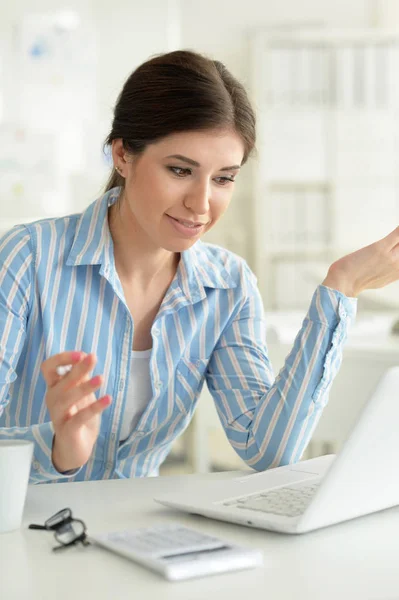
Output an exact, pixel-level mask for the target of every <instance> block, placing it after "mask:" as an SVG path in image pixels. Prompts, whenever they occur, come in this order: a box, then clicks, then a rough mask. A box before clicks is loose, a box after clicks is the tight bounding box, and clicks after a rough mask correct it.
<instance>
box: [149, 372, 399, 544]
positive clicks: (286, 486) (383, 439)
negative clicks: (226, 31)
mask: <svg viewBox="0 0 399 600" xmlns="http://www.w3.org/2000/svg"><path fill="white" fill-rule="evenodd" d="M350 401H351V399H350V398H348V402H350ZM398 423H399V366H395V367H391V368H389V369H388V370H387V371H386V372H385V373H384V375H383V377H382V378H381V380H380V381H379V383H378V385H377V387H376V389H375V391H374V392H373V394H372V395H371V397H370V399H369V400H368V401H367V403H366V405H365V406H364V408H363V409H362V412H361V414H360V417H359V418H358V420H357V422H356V424H355V426H354V427H353V429H352V431H351V433H350V435H349V436H348V438H347V440H346V442H345V443H344V445H343V447H342V449H341V451H340V452H339V453H338V454H337V455H333V454H331V455H326V456H320V457H317V458H312V459H310V460H305V461H301V462H299V463H296V464H293V465H286V466H283V467H277V468H275V469H269V470H267V471H263V472H260V473H254V474H248V475H242V476H240V477H238V478H236V479H232V480H226V479H224V480H223V481H221V480H216V481H207V482H206V484H204V482H201V486H200V488H199V487H198V486H193V487H192V489H191V490H189V491H184V492H177V491H176V492H169V493H167V494H163V495H161V496H158V497H156V498H154V500H155V501H156V502H159V503H161V504H163V505H165V506H168V507H173V508H177V509H180V510H182V511H185V512H189V513H194V514H199V515H204V516H206V517H210V518H212V519H218V520H222V521H229V522H232V523H238V524H240V525H246V526H249V527H256V528H260V529H267V530H271V531H279V532H282V533H290V534H299V533H305V532H308V531H312V530H315V529H319V528H321V527H327V526H329V525H333V524H335V523H340V522H342V521H347V520H349V519H354V518H356V517H360V516H362V515H367V514H370V513H374V512H377V511H379V510H383V509H386V508H389V507H392V506H396V505H398V504H399V477H398V462H399V435H398Z"/></svg>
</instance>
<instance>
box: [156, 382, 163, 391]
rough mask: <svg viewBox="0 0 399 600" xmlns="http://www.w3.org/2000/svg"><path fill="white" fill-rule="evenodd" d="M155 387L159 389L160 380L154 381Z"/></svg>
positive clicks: (160, 385)
mask: <svg viewBox="0 0 399 600" xmlns="http://www.w3.org/2000/svg"><path fill="white" fill-rule="evenodd" d="M155 387H156V389H157V390H160V389H161V387H162V383H161V382H160V381H156V382H155Z"/></svg>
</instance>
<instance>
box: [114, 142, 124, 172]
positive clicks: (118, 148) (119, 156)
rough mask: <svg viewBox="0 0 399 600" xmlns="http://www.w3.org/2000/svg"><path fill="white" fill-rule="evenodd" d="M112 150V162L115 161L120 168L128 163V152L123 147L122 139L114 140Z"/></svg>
mask: <svg viewBox="0 0 399 600" xmlns="http://www.w3.org/2000/svg"><path fill="white" fill-rule="evenodd" d="M111 150H112V160H113V163H114V165H119V166H120V165H122V164H123V163H125V162H126V160H125V155H126V150H125V149H124V147H123V140H122V138H118V139H116V140H112V146H111Z"/></svg>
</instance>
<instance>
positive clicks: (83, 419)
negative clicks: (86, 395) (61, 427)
mask: <svg viewBox="0 0 399 600" xmlns="http://www.w3.org/2000/svg"><path fill="white" fill-rule="evenodd" d="M111 402H112V398H111V396H103V397H102V398H100V399H99V400H96V402H93V403H92V404H90V406H87V407H86V408H84V409H83V410H80V411H79V412H78V413H76V414H75V415H73V416H72V415H71V418H70V419H69V423H68V426H69V427H71V426H72V425H73V426H74V427H76V428H77V427H81V426H82V425H84V424H85V423H87V421H90V419H92V418H93V417H94V416H96V415H98V414H100V413H102V412H103V411H104V410H105V409H106V408H107V407H108V406H109V405H110V404H111Z"/></svg>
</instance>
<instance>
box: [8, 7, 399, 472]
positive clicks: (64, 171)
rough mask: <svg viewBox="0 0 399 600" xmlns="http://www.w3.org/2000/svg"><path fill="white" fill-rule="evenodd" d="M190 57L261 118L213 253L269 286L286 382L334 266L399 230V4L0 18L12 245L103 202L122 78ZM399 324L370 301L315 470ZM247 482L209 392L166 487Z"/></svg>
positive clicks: (353, 336)
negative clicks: (220, 251) (182, 479)
mask: <svg viewBox="0 0 399 600" xmlns="http://www.w3.org/2000/svg"><path fill="white" fill-rule="evenodd" d="M179 48H188V49H193V50H196V51H199V52H203V53H205V54H207V55H208V56H209V57H211V58H217V59H218V60H221V61H222V62H224V63H225V64H226V65H227V67H228V68H229V69H230V70H231V71H232V73H233V74H234V75H235V76H236V77H238V78H239V79H240V80H241V81H242V82H243V83H244V84H245V85H246V87H247V89H248V91H249V94H250V97H251V99H252V102H253V104H254V107H255V109H256V112H257V117H258V138H259V140H258V152H257V155H256V156H255V157H254V158H253V159H252V160H250V161H249V163H248V164H247V165H246V166H245V168H244V170H243V172H242V173H241V174H240V177H239V178H238V180H237V181H238V183H237V187H236V192H235V196H234V199H233V202H232V204H231V206H230V208H229V211H228V212H227V214H226V215H225V217H224V220H222V221H221V222H220V223H219V224H218V225H217V226H216V227H215V228H214V229H213V230H212V231H211V232H209V234H207V238H206V239H207V240H208V241H210V242H213V243H216V244H220V245H222V246H225V247H227V248H229V249H230V250H232V251H234V252H236V253H238V254H240V255H241V256H243V257H244V258H245V259H246V260H247V261H248V263H249V265H250V266H251V268H252V269H253V270H254V271H255V273H256V275H257V277H258V282H259V287H260V290H261V293H262V297H263V301H264V305H265V311H266V323H267V331H266V339H267V344H268V348H269V352H270V355H271V359H272V363H273V367H274V371H275V373H276V374H277V373H278V371H279V369H280V368H281V366H282V365H283V363H284V359H285V356H287V354H288V353H289V351H290V349H291V346H292V343H293V341H294V338H295V335H296V333H297V332H298V330H299V328H300V326H301V323H302V320H303V318H304V316H305V313H306V310H307V307H308V305H309V302H310V299H311V296H312V294H313V291H314V289H315V287H316V286H317V284H318V283H321V281H322V280H323V279H324V277H325V275H326V273H327V269H328V266H329V265H330V264H331V262H333V260H335V259H336V258H338V257H339V256H342V255H344V254H346V253H348V252H351V251H353V250H355V249H357V248H359V247H361V246H364V245H367V244H369V243H372V242H374V241H376V240H377V239H379V238H381V237H383V236H384V235H387V234H388V233H389V232H390V231H392V230H393V229H394V228H395V227H396V226H397V225H398V224H399V194H398V192H399V189H398V186H399V178H398V172H399V170H398V166H399V155H398V153H399V145H398V142H399V137H398V134H399V119H398V112H399V84H398V73H399V69H398V67H399V2H398V1H397V0H335V1H334V2H331V1H329V0H279V1H277V0H247V1H246V2H245V3H244V4H243V3H242V2H239V1H238V0H229V2H227V1H223V0H212V1H210V0H202V1H201V2H197V1H196V2H194V1H192V0H184V1H183V0H147V2H140V1H138V0H114V1H113V2H112V3H109V2H105V1H104V0H79V1H78V0H70V1H68V2H66V1H63V0H51V1H50V0H35V2H33V0H13V2H9V3H6V2H3V3H2V4H1V5H0V236H1V235H2V234H3V233H4V232H5V231H7V230H9V229H10V228H11V227H13V226H14V225H15V224H17V223H26V222H29V221H33V220H37V219H40V218H43V217H48V216H58V215H65V214H69V213H73V212H80V211H82V210H84V209H85V207H87V206H88V204H90V203H91V202H92V201H93V200H95V199H96V198H97V197H98V196H99V195H101V193H102V190H103V187H104V185H105V182H106V180H107V177H108V174H109V170H110V160H109V157H108V156H107V153H104V152H103V142H104V139H105V137H106V136H107V134H108V131H109V129H110V125H111V120H112V110H113V106H114V103H115V101H116V98H117V95H118V93H119V91H120V89H121V87H122V85H123V83H124V81H125V79H126V78H127V77H128V75H129V74H130V73H131V72H132V71H133V70H134V69H135V68H136V67H137V66H138V65H139V64H141V63H142V62H143V61H145V60H146V59H148V58H149V57H150V56H152V55H154V54H156V53H159V52H167V51H171V50H176V49H179ZM397 319H399V285H398V284H396V283H395V284H391V285H390V286H388V287H387V288H384V289H383V290H378V291H373V292H371V291H370V292H366V293H364V294H362V295H361V297H360V299H359V311H358V318H357V321H356V324H355V325H354V326H353V327H352V330H351V332H350V335H349V339H348V342H347V344H346V348H345V352H344V361H343V365H342V367H341V371H340V373H339V374H338V376H337V378H336V380H335V383H334V386H333V389H332V392H331V394H330V403H329V405H328V407H327V408H326V410H325V412H324V414H323V416H322V419H321V421H320V423H319V425H318V427H317V429H316V431H315V433H314V436H313V439H312V441H311V443H310V445H309V447H308V449H307V451H306V455H307V456H316V455H319V454H324V453H328V452H336V451H338V450H339V448H340V446H341V444H342V441H343V440H344V439H345V437H346V435H347V433H348V432H349V431H350V428H351V427H352V425H353V422H354V420H355V419H356V416H357V414H358V412H359V410H360V409H361V407H362V405H363V404H364V402H365V401H366V400H367V398H368V396H369V395H370V393H371V391H372V389H373V388H374V387H375V385H376V382H377V380H378V379H379V377H380V376H381V374H382V373H383V371H384V370H385V369H386V368H387V367H388V366H389V365H391V364H397V363H398V357H399V354H398V352H399V341H398V340H399V337H397V336H396V335H395V334H394V333H393V327H394V325H395V323H396V321H397ZM242 466H244V465H243V463H242V462H241V460H240V459H239V458H238V457H237V456H236V455H235V453H234V451H233V450H232V449H231V448H230V446H229V444H228V442H227V441H226V438H225V435H224V432H223V430H222V427H221V425H220V423H219V422H218V418H217V416H216V412H215V409H214V407H213V403H212V399H211V397H210V396H209V393H208V391H207V390H206V389H204V392H203V394H202V397H201V401H200V402H199V408H198V410H197V412H196V415H195V417H194V420H193V422H192V423H191V425H190V427H189V429H188V430H187V431H186V432H185V434H184V436H182V438H180V439H179V440H177V442H176V444H175V447H174V449H173V452H172V454H171V455H170V457H169V458H168V460H167V461H166V463H165V465H164V467H163V469H162V473H169V472H174V471H176V470H177V471H179V472H195V471H203V472H205V471H209V470H215V469H216V470H223V469H230V468H241V467H242Z"/></svg>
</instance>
